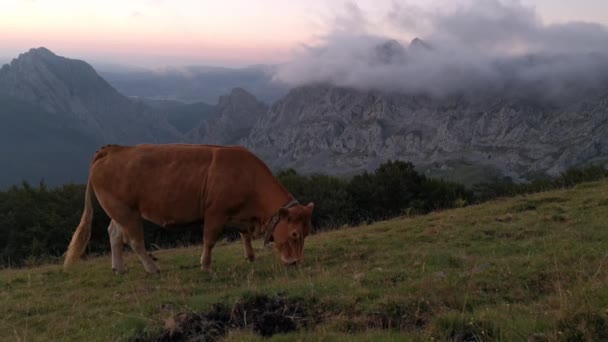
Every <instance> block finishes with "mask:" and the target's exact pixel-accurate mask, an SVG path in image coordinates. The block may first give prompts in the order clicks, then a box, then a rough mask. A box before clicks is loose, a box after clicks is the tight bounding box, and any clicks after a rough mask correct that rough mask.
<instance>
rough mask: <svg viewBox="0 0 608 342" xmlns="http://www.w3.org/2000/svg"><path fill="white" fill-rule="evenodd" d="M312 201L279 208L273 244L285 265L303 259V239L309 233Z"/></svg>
mask: <svg viewBox="0 0 608 342" xmlns="http://www.w3.org/2000/svg"><path fill="white" fill-rule="evenodd" d="M314 207H315V205H314V203H312V202H311V203H308V205H306V206H302V205H296V206H293V207H291V208H281V209H280V210H279V222H278V223H277V226H276V228H275V230H274V233H273V234H272V237H273V240H274V246H275V248H276V249H277V251H278V252H279V253H280V254H281V261H282V262H283V263H284V264H285V265H293V264H297V263H299V262H301V261H302V260H303V259H304V239H305V238H306V237H307V236H308V235H309V234H310V230H311V226H312V224H311V222H310V221H311V218H312V210H313V209H314Z"/></svg>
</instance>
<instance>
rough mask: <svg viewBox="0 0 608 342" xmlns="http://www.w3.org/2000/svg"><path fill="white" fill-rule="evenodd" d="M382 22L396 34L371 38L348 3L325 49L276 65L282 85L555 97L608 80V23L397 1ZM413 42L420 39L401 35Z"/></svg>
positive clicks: (482, 4)
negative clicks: (547, 21) (549, 20)
mask: <svg viewBox="0 0 608 342" xmlns="http://www.w3.org/2000/svg"><path fill="white" fill-rule="evenodd" d="M384 19H385V22H388V23H389V26H390V30H388V31H390V32H393V34H392V35H391V36H388V35H383V34H377V33H373V32H376V31H377V30H373V29H370V28H375V27H377V26H378V25H377V23H374V22H373V21H372V20H371V19H370V18H369V17H368V16H366V15H365V13H364V12H363V11H362V10H361V9H360V8H358V7H357V6H356V5H354V4H352V3H351V4H348V5H347V6H346V9H345V11H344V14H342V15H340V16H338V17H337V19H336V20H335V21H334V23H333V25H331V29H330V30H329V31H328V32H327V34H325V35H324V36H323V37H321V38H320V40H319V42H318V43H316V44H314V45H312V46H304V47H302V48H301V49H300V50H299V51H297V53H296V54H295V56H294V58H293V60H291V61H290V62H288V63H286V64H284V65H282V66H280V67H279V68H278V70H277V72H276V74H275V80H277V81H280V82H284V83H287V84H289V85H291V86H299V85H305V84H311V83H330V84H333V85H337V86H344V87H354V88H357V89H362V90H369V89H376V90H382V91H396V92H405V93H425V94H430V95H435V96H444V95H451V94H478V93H479V92H482V91H483V92H489V93H492V94H494V93H500V94H508V95H512V96H528V97H545V98H547V99H559V98H566V97H568V96H571V95H573V94H575V93H580V92H582V91H585V92H588V91H594V90H597V89H600V88H601V87H603V86H605V85H606V83H605V82H606V80H608V58H607V56H608V30H607V28H606V27H605V26H602V25H600V24H596V23H584V22H568V23H561V24H545V23H543V21H542V20H541V19H540V17H539V16H538V14H537V13H536V12H535V10H534V9H533V8H530V7H526V6H524V5H522V4H521V3H520V2H518V1H500V0H469V1H465V2H462V1H461V2H460V3H459V5H453V6H451V8H449V9H447V8H446V9H435V10H428V9H424V8H421V7H416V6H411V5H403V4H397V3H395V4H394V5H393V7H392V9H391V10H390V11H389V12H388V13H386V16H385V17H384ZM407 36H410V37H412V38H413V37H420V38H421V39H422V40H415V41H413V42H410V39H403V38H402V37H407ZM393 37H397V38H398V39H393Z"/></svg>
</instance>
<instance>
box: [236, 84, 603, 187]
mask: <svg viewBox="0 0 608 342" xmlns="http://www.w3.org/2000/svg"><path fill="white" fill-rule="evenodd" d="M246 144H247V145H248V146H249V147H250V148H252V149H253V150H255V151H256V152H258V153H259V154H261V155H262V156H263V157H264V158H265V159H266V160H268V161H270V162H271V164H272V165H273V166H274V167H276V168H285V167H296V168H297V169H299V170H302V171H308V172H311V171H322V172H330V173H348V172H352V171H357V170H362V169H370V168H373V167H375V166H376V165H377V164H378V163H381V162H383V161H385V160H387V159H401V160H409V161H412V162H413V163H414V164H416V165H419V166H422V167H439V168H446V167H447V168H449V167H450V165H452V164H453V163H462V162H465V163H471V164H475V165H479V166H483V167H490V168H494V169H497V170H499V171H500V172H501V173H503V174H506V175H509V176H512V177H514V178H519V177H526V176H528V175H530V174H533V173H544V172H546V173H549V174H557V173H559V172H561V171H563V170H564V169H566V168H568V167H570V166H575V165H580V164H584V163H588V162H592V161H606V160H608V91H607V92H606V93H605V94H603V95H593V96H590V97H588V98H581V99H579V100H578V101H575V102H571V103H569V104H568V105H560V106H554V105H541V104H538V103H533V102H530V101H526V100H507V99H501V98H498V97H489V98H477V99H471V98H465V97H452V98H446V99H441V100H438V99H431V98H428V97H424V96H406V95H400V94H386V93H380V92H361V91H356V90H351V89H344V88H337V87H332V86H326V85H323V86H307V87H300V88H297V89H294V90H292V91H291V92H290V93H289V94H288V95H287V96H286V97H284V98H283V99H281V100H280V101H278V102H277V103H275V104H274V105H273V106H272V108H271V109H270V110H269V111H268V113H267V114H266V115H265V116H264V117H263V118H262V119H260V120H259V121H258V122H257V123H256V125H255V126H254V128H253V129H252V131H251V133H250V135H249V137H248V139H247V140H246Z"/></svg>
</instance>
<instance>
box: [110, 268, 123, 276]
mask: <svg viewBox="0 0 608 342" xmlns="http://www.w3.org/2000/svg"><path fill="white" fill-rule="evenodd" d="M112 272H114V274H116V275H123V274H126V273H127V269H126V268H120V269H119V268H115V267H112Z"/></svg>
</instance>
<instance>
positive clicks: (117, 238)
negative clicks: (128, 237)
mask: <svg viewBox="0 0 608 342" xmlns="http://www.w3.org/2000/svg"><path fill="white" fill-rule="evenodd" d="M108 235H110V247H111V249H112V270H113V271H114V272H116V273H118V274H122V273H125V271H126V269H125V263H124V260H123V258H122V247H123V245H124V240H123V234H122V228H121V227H120V225H118V223H116V221H114V220H112V221H110V225H109V226H108Z"/></svg>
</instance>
